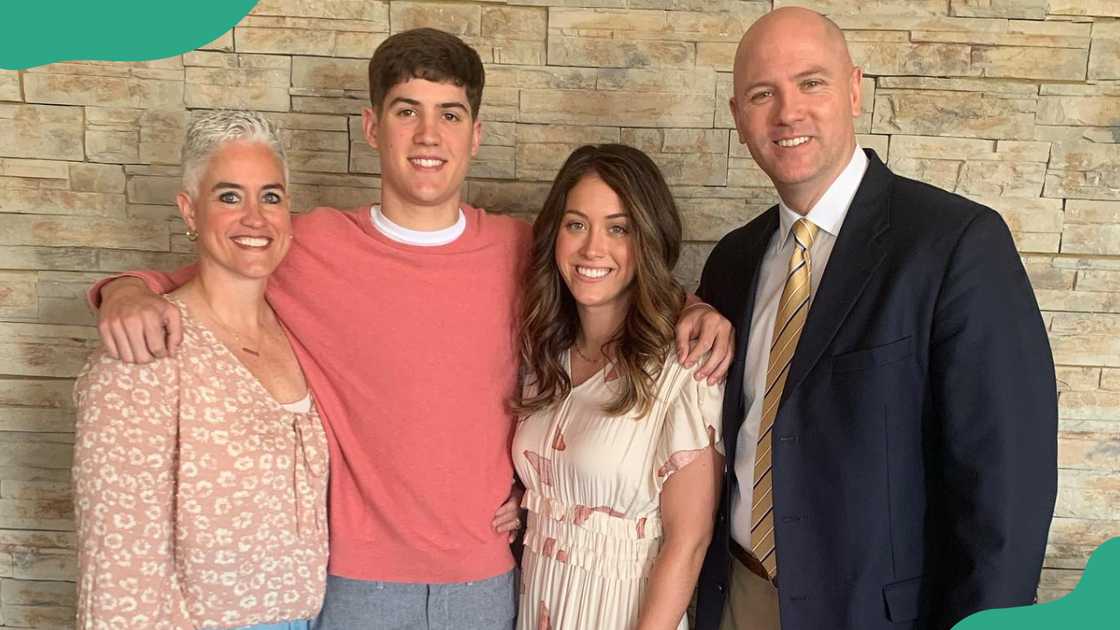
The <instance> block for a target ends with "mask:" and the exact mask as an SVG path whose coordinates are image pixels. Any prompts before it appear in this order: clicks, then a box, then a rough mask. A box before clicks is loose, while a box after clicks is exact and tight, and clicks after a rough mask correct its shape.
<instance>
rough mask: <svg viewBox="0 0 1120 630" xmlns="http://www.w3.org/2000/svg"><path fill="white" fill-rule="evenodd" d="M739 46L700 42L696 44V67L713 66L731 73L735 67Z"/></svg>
mask: <svg viewBox="0 0 1120 630" xmlns="http://www.w3.org/2000/svg"><path fill="white" fill-rule="evenodd" d="M736 48H738V44H732V43H724V42H699V43H697V44H696V65H697V66H712V67H713V68H714V69H716V70H720V71H723V72H730V71H731V70H732V69H733V68H734V66H735V49H736Z"/></svg>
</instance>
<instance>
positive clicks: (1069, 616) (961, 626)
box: [953, 538, 1120, 630]
mask: <svg viewBox="0 0 1120 630" xmlns="http://www.w3.org/2000/svg"><path fill="white" fill-rule="evenodd" d="M1118 587H1120V538H1113V539H1111V540H1109V541H1107V542H1105V543H1104V544H1103V545H1101V546H1100V547H1098V548H1097V550H1096V551H1094V552H1093V555H1092V556H1090V557H1089V562H1088V564H1087V565H1086V566H1085V573H1084V575H1082V576H1081V582H1080V583H1078V585H1077V588H1075V589H1074V590H1073V592H1072V593H1070V594H1069V595H1066V596H1065V597H1063V598H1061V599H1059V600H1056V601H1052V602H1047V603H1045V604H1039V605H1037V606H1024V607H1022V608H1001V609H998V610H985V611H983V612H978V613H976V614H975V615H972V616H970V617H968V618H967V619H965V620H964V621H962V622H960V623H958V624H957V625H955V626H953V630H1012V629H1014V630H1044V629H1045V630H1057V629H1064V628H1076V629H1077V630H1098V629H1100V630H1104V629H1105V628H1116V627H1117V624H1120V621H1117V620H1118V619H1120V598H1118V597H1117V593H1118V592H1120V590H1118Z"/></svg>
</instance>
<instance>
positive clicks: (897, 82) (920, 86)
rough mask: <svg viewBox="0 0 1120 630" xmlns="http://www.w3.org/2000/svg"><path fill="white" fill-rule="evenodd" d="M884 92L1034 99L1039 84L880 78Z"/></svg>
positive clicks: (958, 79) (986, 80)
mask: <svg viewBox="0 0 1120 630" xmlns="http://www.w3.org/2000/svg"><path fill="white" fill-rule="evenodd" d="M876 81H877V83H878V88H879V89H882V90H939V91H946V92H984V93H985V94H989V95H993V96H994V95H1004V96H1023V97H1032V98H1033V97H1034V96H1036V95H1037V94H1038V89H1039V86H1038V84H1037V83H1027V82H1025V81H1016V80H1011V79H967V78H950V79H946V78H939V77H879V78H878V79H877V80H876Z"/></svg>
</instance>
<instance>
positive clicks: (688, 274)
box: [673, 243, 715, 291]
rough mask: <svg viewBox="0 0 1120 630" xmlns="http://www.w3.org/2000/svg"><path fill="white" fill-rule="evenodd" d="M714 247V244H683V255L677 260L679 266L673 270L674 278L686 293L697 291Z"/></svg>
mask: <svg viewBox="0 0 1120 630" xmlns="http://www.w3.org/2000/svg"><path fill="white" fill-rule="evenodd" d="M714 246H715V244H714V243H682V244H681V254H680V256H679V257H678V258H677V266H676V267H674V268H673V277H674V278H676V279H677V282H679V283H680V285H681V286H682V287H684V289H685V290H686V291H695V290H696V287H697V286H698V285H699V284H700V274H701V272H703V270H704V263H705V262H706V261H707V260H708V255H709V254H711V253H712V248H713V247H714Z"/></svg>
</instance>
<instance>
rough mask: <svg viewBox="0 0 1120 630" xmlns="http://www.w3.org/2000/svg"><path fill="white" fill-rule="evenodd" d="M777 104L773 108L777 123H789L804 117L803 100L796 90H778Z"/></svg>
mask: <svg viewBox="0 0 1120 630" xmlns="http://www.w3.org/2000/svg"><path fill="white" fill-rule="evenodd" d="M777 97H778V106H777V107H775V108H774V117H775V119H776V120H775V122H777V124H779V125H790V124H793V123H796V122H798V121H800V120H802V119H803V118H804V117H805V101H804V100H803V99H802V97H801V93H800V92H798V91H797V90H782V91H780V92H778V94H777Z"/></svg>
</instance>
